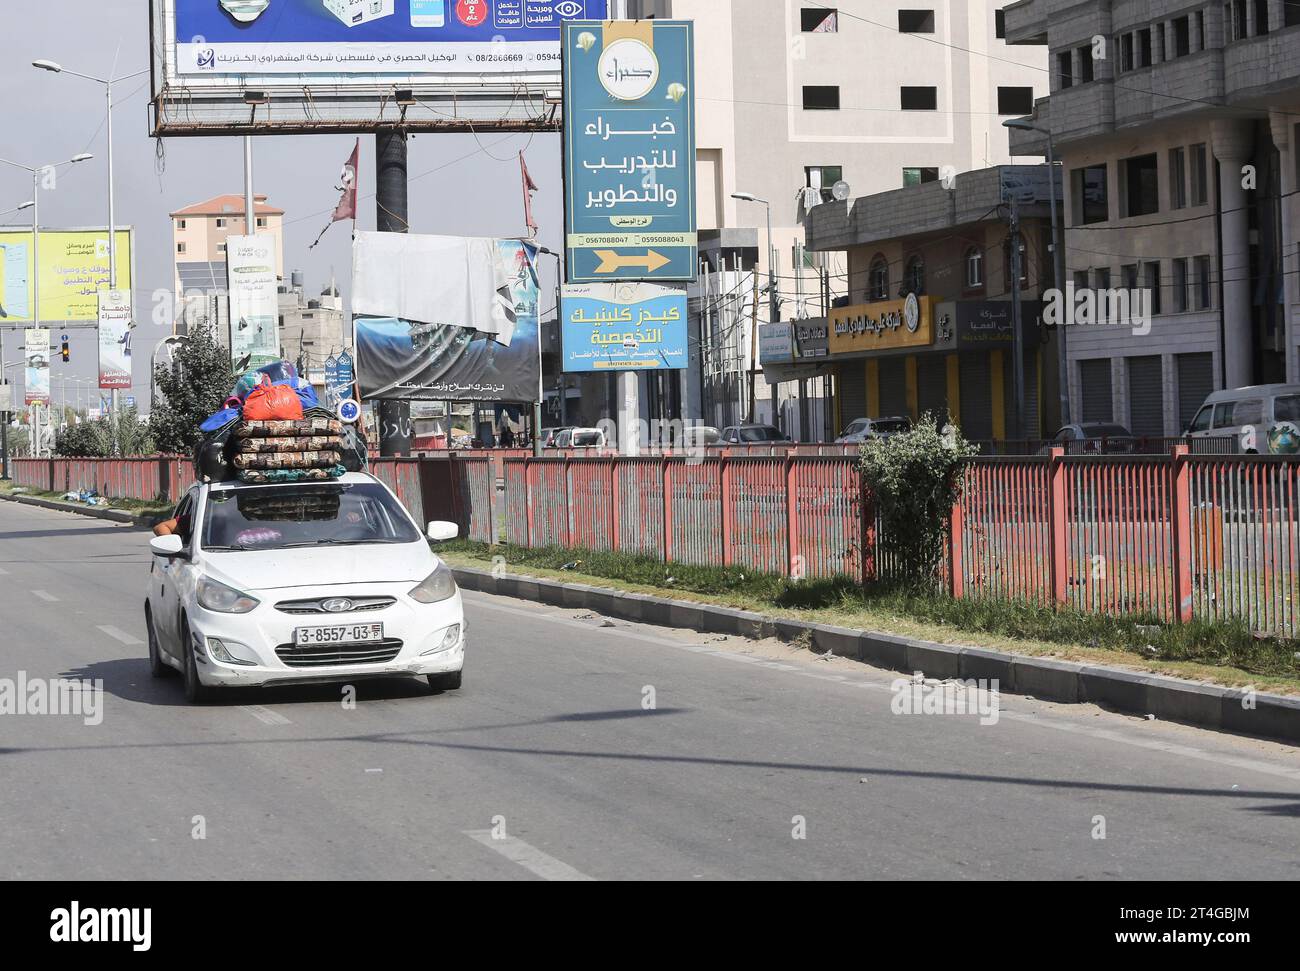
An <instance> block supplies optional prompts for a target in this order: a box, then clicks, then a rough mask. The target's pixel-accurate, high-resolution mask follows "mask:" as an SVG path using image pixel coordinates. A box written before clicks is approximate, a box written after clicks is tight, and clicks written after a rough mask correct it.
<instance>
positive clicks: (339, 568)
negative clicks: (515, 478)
mask: <svg viewBox="0 0 1300 971" xmlns="http://www.w3.org/2000/svg"><path fill="white" fill-rule="evenodd" d="M203 559H204V568H205V572H206V573H208V574H209V575H211V576H212V577H213V578H214V579H216V580H220V581H221V582H222V583H226V584H229V585H230V586H233V587H235V588H236V589H239V590H245V591H249V592H253V591H257V590H285V589H290V588H293V587H325V586H330V587H332V586H345V585H347V584H354V583H408V582H409V583H412V584H414V583H419V582H420V581H421V580H423V579H424V578H425V577H427V576H428V575H429V574H430V573H432V572H433V571H434V570H435V569H436V568H437V566H438V562H439V560H438V558H437V557H436V556H434V555H433V552H432V551H431V550H430V549H429V544H428V543H426V542H424V541H421V542H419V543H403V544H400V545H393V546H388V545H384V546H379V545H375V546H332V547H331V546H316V547H311V548H306V549H294V550H247V551H237V552H230V553H204V554H203Z"/></svg>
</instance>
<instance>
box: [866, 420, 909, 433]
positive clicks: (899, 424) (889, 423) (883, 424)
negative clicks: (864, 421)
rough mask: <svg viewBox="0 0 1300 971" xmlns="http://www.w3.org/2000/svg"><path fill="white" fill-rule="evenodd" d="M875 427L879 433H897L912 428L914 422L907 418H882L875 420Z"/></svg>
mask: <svg viewBox="0 0 1300 971" xmlns="http://www.w3.org/2000/svg"><path fill="white" fill-rule="evenodd" d="M873 427H874V428H875V430H876V432H877V433H878V434H881V435H897V434H898V433H899V432H905V431H907V430H908V429H909V428H911V427H912V423H911V422H910V421H909V420H908V419H906V418H882V419H881V420H879V421H877V422H875V424H874V426H873Z"/></svg>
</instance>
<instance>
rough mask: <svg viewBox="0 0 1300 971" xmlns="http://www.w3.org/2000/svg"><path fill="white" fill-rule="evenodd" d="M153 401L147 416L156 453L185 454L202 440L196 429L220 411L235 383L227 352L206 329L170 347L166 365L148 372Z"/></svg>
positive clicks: (195, 330) (200, 327)
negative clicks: (171, 354) (151, 374)
mask: <svg viewBox="0 0 1300 971" xmlns="http://www.w3.org/2000/svg"><path fill="white" fill-rule="evenodd" d="M154 384H155V387H156V396H155V397H156V400H155V402H154V408H153V414H152V415H150V417H149V425H150V430H151V432H152V434H153V438H154V441H155V442H156V443H157V446H158V448H159V450H161V451H163V452H169V453H179V454H188V453H189V452H192V451H193V450H194V447H195V446H196V445H197V444H198V443H199V439H201V438H202V437H203V433H202V432H201V431H199V425H201V424H202V423H203V422H204V421H206V420H207V418H208V416H209V415H211V414H213V413H214V412H217V411H220V410H221V407H222V405H223V404H225V401H226V398H227V397H228V396H229V395H230V390H231V388H233V387H234V384H235V375H234V372H233V370H232V369H231V366H230V352H229V351H228V350H226V348H224V347H222V346H221V344H220V343H218V341H217V339H216V336H215V333H214V331H213V329H212V328H211V327H204V326H199V327H195V328H193V329H192V330H191V331H190V336H189V338H188V339H186V340H183V341H181V342H180V343H179V344H178V345H177V347H176V353H175V356H174V357H173V358H172V363H171V364H170V365H162V364H160V365H158V367H157V368H156V369H155V370H154Z"/></svg>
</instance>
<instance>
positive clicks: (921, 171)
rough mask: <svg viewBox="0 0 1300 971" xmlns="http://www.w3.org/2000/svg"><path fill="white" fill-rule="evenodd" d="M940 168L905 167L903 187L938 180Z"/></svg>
mask: <svg viewBox="0 0 1300 971" xmlns="http://www.w3.org/2000/svg"><path fill="white" fill-rule="evenodd" d="M938 181H939V170H938V168H905V169H903V187H904V188H906V187H907V186H909V185H924V184H925V183H927V182H938Z"/></svg>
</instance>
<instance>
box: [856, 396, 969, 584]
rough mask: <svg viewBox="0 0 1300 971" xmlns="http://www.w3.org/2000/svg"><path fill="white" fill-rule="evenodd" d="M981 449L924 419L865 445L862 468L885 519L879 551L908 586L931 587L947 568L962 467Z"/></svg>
mask: <svg viewBox="0 0 1300 971" xmlns="http://www.w3.org/2000/svg"><path fill="white" fill-rule="evenodd" d="M978 452H979V449H978V448H976V446H974V445H972V444H971V443H970V442H968V441H966V439H964V438H963V437H962V435H961V432H960V430H958V429H957V428H955V427H953V426H948V427H946V428H943V429H940V428H939V426H938V423H937V422H936V421H935V420H934V418H933V416H931V415H929V414H927V415H924V416H923V417H922V419H921V421H920V423H918V424H917V425H916V427H915V428H912V429H911V430H910V431H907V432H904V433H903V434H901V435H894V436H893V437H891V438H886V439H873V440H870V441H868V442H866V443H865V444H864V445H863V446H862V459H861V469H862V472H863V475H864V476H865V478H866V482H867V487H868V488H869V489H870V490H871V494H872V496H873V497H874V499H875V502H876V507H877V509H878V510H879V513H880V519H881V536H880V544H881V551H882V552H884V553H886V555H887V556H888V560H889V563H890V573H891V576H890V577H889V578H888V579H891V580H898V581H899V582H901V583H902V584H903V585H904V586H909V587H932V586H933V585H934V584H935V583H936V582H937V581H938V578H939V568H940V566H941V565H942V564H943V555H944V543H945V541H946V540H947V538H948V529H949V526H950V524H951V522H952V508H953V506H954V505H955V504H956V503H957V501H958V500H959V499H960V498H961V490H962V483H963V477H962V466H963V465H964V464H965V462H966V460H967V459H969V458H970V457H971V456H973V455H976V454H978Z"/></svg>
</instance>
